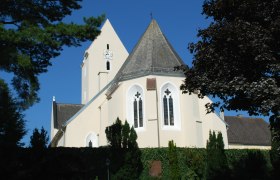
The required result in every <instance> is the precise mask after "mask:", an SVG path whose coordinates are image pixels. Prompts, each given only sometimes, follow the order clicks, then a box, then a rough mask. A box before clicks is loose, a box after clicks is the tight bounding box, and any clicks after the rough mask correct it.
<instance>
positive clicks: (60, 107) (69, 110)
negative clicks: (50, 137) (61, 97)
mask: <svg viewBox="0 0 280 180" xmlns="http://www.w3.org/2000/svg"><path fill="white" fill-rule="evenodd" d="M83 106H84V105H83V104H62V103H56V102H55V101H54V102H53V112H54V128H56V129H61V127H62V124H63V123H65V122H66V121H67V120H69V119H70V118H71V117H72V116H74V115H75V114H76V113H77V112H78V111H79V110H80V109H82V107H83Z"/></svg>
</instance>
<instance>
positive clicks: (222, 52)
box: [181, 0, 280, 172]
mask: <svg viewBox="0 0 280 180" xmlns="http://www.w3.org/2000/svg"><path fill="white" fill-rule="evenodd" d="M279 8H280V1H278V0H228V1H223V0H206V1H204V4H203V14H204V15H205V16H206V17H207V18H209V19H210V20H212V22H211V23H210V25H209V26H208V27H207V28H206V29H201V30H199V31H198V35H197V36H198V37H199V40H198V41H197V42H196V43H191V44H190V45H189V50H190V52H191V53H193V54H194V59H193V66H192V67H183V68H182V69H184V72H185V76H186V79H185V81H184V83H183V85H182V86H181V89H182V90H183V92H184V93H193V92H198V97H200V98H202V97H203V96H205V95H212V96H213V97H218V98H219V99H221V100H220V101H217V102H215V103H212V104H207V105H206V107H207V110H208V112H210V111H213V110H214V108H216V107H220V108H221V109H227V110H243V111H247V112H248V113H249V114H250V115H265V116H270V125H271V130H272V151H271V152H272V156H271V157H274V158H273V159H272V161H273V162H275V163H273V164H275V165H276V164H278V165H277V166H274V167H275V168H276V169H278V170H276V171H277V172H280V162H279V160H280V143H279V142H280V90H279V89H280V77H279V75H280V53H279V52H280V36H279V34H280V11H279ZM277 162H278V163H277Z"/></svg>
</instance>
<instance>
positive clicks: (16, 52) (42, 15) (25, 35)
mask: <svg viewBox="0 0 280 180" xmlns="http://www.w3.org/2000/svg"><path fill="white" fill-rule="evenodd" d="M80 1H81V0H67V1H65V0H56V1H45V0H20V1H11V0H5V1H1V6H0V54H1V61H0V70H1V71H5V72H7V73H10V74H11V75H12V76H13V79H12V85H13V87H14V89H15V90H16V92H17V95H18V96H17V100H18V101H19V103H20V104H21V105H22V107H23V108H28V107H29V106H31V105H32V104H33V103H35V102H37V101H38V100H39V98H38V95H37V91H38V90H39V82H38V75H39V74H41V73H44V72H47V68H48V67H49V66H51V64H52V63H51V62H50V60H51V59H52V58H55V57H57V56H59V55H60V52H61V51H62V49H63V47H64V46H79V45H80V44H81V42H84V41H87V40H94V39H95V38H96V36H97V35H98V34H99V30H98V27H99V26H100V25H101V23H102V21H103V20H104V17H103V16H101V17H98V18H93V17H90V18H85V19H84V24H75V23H65V22H62V21H63V19H64V18H65V17H67V16H69V15H71V14H72V12H73V11H74V10H78V9H80V8H81V6H80V5H79V2H80Z"/></svg>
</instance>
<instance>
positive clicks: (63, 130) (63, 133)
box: [61, 127, 66, 147]
mask: <svg viewBox="0 0 280 180" xmlns="http://www.w3.org/2000/svg"><path fill="white" fill-rule="evenodd" d="M65 130H66V128H63V127H62V128H61V131H62V136H63V147H66V146H65V145H66V143H65V142H66V137H65Z"/></svg>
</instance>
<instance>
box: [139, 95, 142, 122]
mask: <svg viewBox="0 0 280 180" xmlns="http://www.w3.org/2000/svg"><path fill="white" fill-rule="evenodd" d="M139 126H140V127H143V105H142V99H141V98H139Z"/></svg>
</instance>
